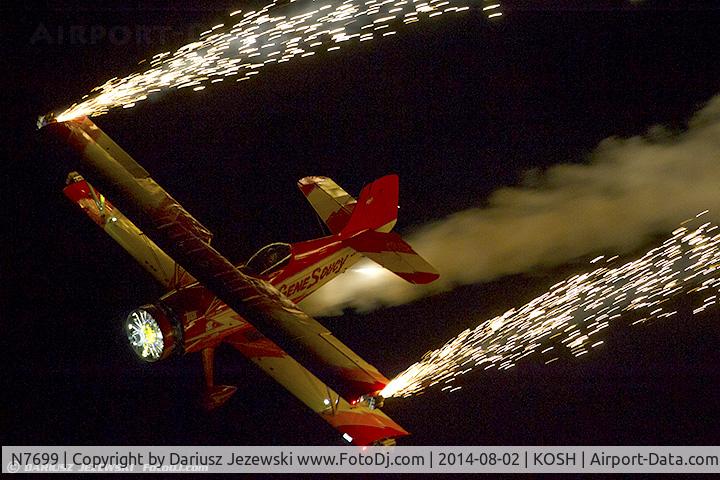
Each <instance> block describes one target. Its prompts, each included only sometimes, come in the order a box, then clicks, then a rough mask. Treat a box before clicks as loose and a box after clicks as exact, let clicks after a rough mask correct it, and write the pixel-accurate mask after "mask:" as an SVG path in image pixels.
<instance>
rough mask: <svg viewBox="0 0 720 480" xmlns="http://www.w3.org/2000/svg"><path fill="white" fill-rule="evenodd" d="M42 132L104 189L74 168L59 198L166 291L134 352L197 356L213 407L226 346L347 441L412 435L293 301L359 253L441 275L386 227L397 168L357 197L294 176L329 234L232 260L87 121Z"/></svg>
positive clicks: (224, 394) (221, 393) (137, 320)
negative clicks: (217, 360) (217, 357)
mask: <svg viewBox="0 0 720 480" xmlns="http://www.w3.org/2000/svg"><path fill="white" fill-rule="evenodd" d="M41 128H43V129H48V130H50V131H52V133H53V134H54V135H56V136H58V137H59V138H60V139H61V141H62V142H63V143H66V144H67V145H69V146H70V147H72V150H74V151H75V152H76V154H78V157H79V159H80V160H81V165H82V170H83V173H84V174H88V175H90V177H91V178H92V179H93V182H95V181H96V180H97V182H99V184H101V185H102V187H103V191H104V192H105V193H106V194H107V195H108V196H107V197H106V196H105V194H104V193H101V192H100V190H98V189H97V188H95V186H93V185H91V183H90V182H89V181H88V180H87V179H86V178H85V177H84V176H83V175H81V174H79V173H77V172H72V173H70V174H69V175H68V178H67V182H66V186H65V188H64V193H65V195H66V196H67V197H68V198H69V199H70V200H71V201H73V202H74V203H76V204H77V205H78V206H79V207H80V208H81V209H82V210H83V211H84V212H85V214H86V215H87V216H88V217H90V219H92V221H93V222H95V223H96V224H97V225H99V226H100V227H101V228H102V229H103V230H104V231H105V232H106V233H107V234H108V235H109V236H110V237H112V238H113V239H114V240H115V241H116V242H117V243H118V244H120V246H122V247H123V248H124V249H125V250H126V251H127V252H128V253H129V254H130V255H132V256H133V257H134V259H135V260H136V261H137V262H138V263H139V264H140V265H142V267H143V268H144V269H145V270H146V271H147V272H148V273H149V274H150V275H152V276H153V277H154V278H155V280H157V281H158V282H159V283H160V284H161V285H162V286H163V287H164V288H165V289H166V290H167V293H166V294H165V295H163V296H162V297H161V298H160V299H159V300H158V301H157V302H155V303H153V304H150V305H144V306H141V307H139V308H136V309H134V310H132V311H131V312H130V313H129V314H128V315H127V318H126V319H125V331H126V333H127V338H128V341H129V343H130V346H131V347H132V349H133V351H134V352H135V353H136V354H137V356H138V358H140V359H142V360H143V361H145V362H150V363H152V362H157V361H161V360H163V359H167V358H170V357H171V356H173V355H185V354H190V353H195V352H199V353H200V357H201V359H202V365H203V372H204V380H205V381H204V384H205V387H204V388H205V390H204V393H203V395H202V400H203V401H202V403H203V405H204V406H205V407H206V408H207V409H214V408H218V407H220V406H221V405H223V404H224V403H225V402H227V400H228V399H229V398H230V397H231V396H232V395H233V393H235V391H236V387H234V386H229V385H217V384H216V383H215V380H214V353H215V349H216V348H217V347H218V346H219V345H220V344H221V343H226V344H229V345H230V346H232V347H233V348H235V349H236V350H238V351H239V352H240V353H242V354H243V355H245V356H246V357H247V358H248V359H250V360H251V361H252V362H253V363H254V364H255V365H257V366H258V367H259V368H260V369H262V370H263V371H264V372H265V373H266V374H268V375H269V376H270V377H272V378H273V379H274V380H275V381H277V382H279V383H280V384H281V385H282V386H283V387H285V388H286V389H287V390H288V391H289V392H290V393H291V394H293V395H294V396H295V397H297V398H298V399H299V400H300V401H301V402H302V403H304V404H305V405H306V406H307V407H308V408H310V409H311V410H312V411H314V412H315V413H317V414H318V415H319V416H320V418H322V419H323V420H325V421H326V422H327V423H329V424H330V425H331V426H332V427H334V428H335V429H337V431H339V432H340V433H341V435H342V437H343V438H344V439H345V440H346V441H347V442H349V443H352V444H356V445H372V444H392V443H394V442H395V439H396V438H398V437H401V436H403V435H407V434H408V432H407V431H406V430H405V429H403V428H402V427H401V426H400V425H398V424H397V423H395V422H394V421H393V420H392V419H390V418H389V417H388V416H387V415H385V414H384V413H383V412H382V411H381V410H380V408H379V407H380V406H382V397H380V396H379V392H380V391H381V390H382V389H383V388H384V387H385V386H386V385H387V384H388V382H389V380H388V379H387V378H386V377H385V376H383V375H382V374H381V373H380V372H379V371H378V370H377V369H376V368H375V367H374V366H372V365H371V364H369V363H368V362H366V361H365V360H363V359H362V358H361V357H360V356H359V355H357V354H356V353H355V352H353V351H352V350H351V349H350V348H349V347H347V346H346V345H345V344H344V343H342V342H341V341H340V340H338V339H337V338H336V337H335V336H333V334H332V333H331V332H330V331H329V330H328V329H327V328H325V327H324V326H323V325H321V324H320V323H319V322H318V321H317V320H315V319H313V318H311V317H310V316H308V315H307V314H305V313H304V312H303V311H302V310H301V309H300V308H299V307H298V306H297V303H298V302H299V301H301V300H302V299H304V298H306V297H307V296H309V295H312V293H313V292H315V291H317V289H319V288H321V287H322V286H323V285H325V284H327V282H329V281H331V280H332V279H333V278H335V277H337V276H338V275H340V274H342V273H343V272H344V271H346V270H347V269H348V268H350V267H351V266H352V265H354V264H355V263H356V262H357V261H359V260H360V259H361V258H363V257H366V258H369V259H371V260H372V261H374V262H376V263H377V264H379V265H381V266H382V267H384V268H386V269H388V270H390V271H391V272H394V273H395V274H397V275H398V276H400V277H401V278H403V279H405V280H407V281H408V282H411V283H416V284H424V283H429V282H432V281H433V280H435V279H436V278H438V273H437V272H436V271H435V269H434V268H433V267H432V266H431V265H430V264H429V263H428V262H427V261H425V260H424V259H423V258H422V257H421V256H420V255H418V254H417V253H416V252H415V251H414V250H413V249H412V247H410V245H408V244H407V243H406V242H405V241H404V240H403V239H402V238H401V237H400V236H399V235H398V234H396V233H393V232H392V231H391V230H392V228H393V226H394V225H395V223H396V221H397V212H398V177H397V176H396V175H388V176H385V177H382V178H380V179H378V180H376V181H374V182H372V183H370V184H369V185H367V186H365V187H364V188H363V189H362V191H361V192H360V195H359V197H358V198H357V199H355V198H353V197H352V196H350V195H349V194H348V193H347V192H345V191H344V190H343V189H342V188H341V187H340V186H338V185H337V184H336V183H335V182H334V181H332V180H331V179H329V178H326V177H306V178H303V179H301V180H300V181H299V182H298V186H299V188H300V191H301V192H302V193H303V194H304V196H305V197H306V199H307V200H308V202H309V203H310V204H311V206H312V207H313V209H314V210H315V212H316V213H317V215H318V216H319V217H320V218H321V219H322V220H323V222H324V223H325V225H326V226H327V228H328V230H329V231H330V233H331V234H330V235H328V236H325V237H323V238H318V239H314V240H309V241H305V242H299V243H293V244H289V243H272V244H270V245H267V246H265V247H263V248H262V249H260V250H259V251H258V252H257V253H256V254H254V255H253V256H252V257H251V258H250V259H249V260H248V261H247V262H245V263H244V264H242V265H234V264H233V263H231V262H230V261H229V260H227V258H226V257H225V256H223V255H222V254H221V253H220V252H218V251H217V250H216V249H215V248H214V247H213V246H212V245H211V239H212V236H213V235H212V233H211V232H210V231H209V230H208V229H207V228H206V227H205V226H203V225H202V224H201V223H200V222H199V221H198V220H196V219H195V218H194V217H192V216H191V215H190V214H189V213H188V212H187V211H186V210H185V209H184V208H183V207H182V206H181V205H180V204H179V203H178V202H177V201H176V200H175V199H174V198H173V197H172V196H170V194H168V193H167V192H166V191H165V190H164V189H163V188H162V187H160V186H159V185H158V184H157V183H156V182H155V181H154V180H153V179H152V178H151V177H150V175H149V174H148V172H147V171H145V169H143V168H142V167H141V166H140V165H139V164H138V163H137V162H136V161H135V160H134V159H133V158H132V157H130V155H128V154H127V153H126V152H125V151H124V150H123V149H122V148H120V147H119V146H118V145H117V144H116V143H115V142H114V141H113V140H112V139H111V138H110V137H109V136H108V135H107V134H105V133H104V132H103V131H102V130H101V129H100V128H98V127H97V126H96V125H95V124H94V123H93V122H92V121H91V120H90V119H89V118H87V117H80V118H76V119H72V120H68V121H63V122H58V121H55V120H54V119H52V117H46V118H45V119H44V120H43V121H42V123H41ZM110 198H112V199H113V201H111V200H110ZM118 206H121V207H122V208H123V210H125V212H126V213H127V215H128V216H126V215H125V214H124V213H123V212H122V211H121V210H120V208H119V207H118ZM130 217H133V218H136V219H137V222H138V223H137V224H136V223H134V222H133V221H131V220H130Z"/></svg>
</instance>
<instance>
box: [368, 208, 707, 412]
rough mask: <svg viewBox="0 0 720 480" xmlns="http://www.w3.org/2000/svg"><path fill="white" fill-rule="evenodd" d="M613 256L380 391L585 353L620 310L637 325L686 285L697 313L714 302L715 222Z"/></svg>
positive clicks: (445, 386) (408, 392)
mask: <svg viewBox="0 0 720 480" xmlns="http://www.w3.org/2000/svg"><path fill="white" fill-rule="evenodd" d="M704 213H707V212H703V213H702V214H699V215H698V218H699V217H701V216H702V215H703V214H704ZM688 223H689V221H686V222H683V225H687V224H688ZM616 259H617V257H612V258H610V259H605V258H604V257H598V258H595V259H593V261H592V263H594V264H598V263H605V264H606V265H608V266H604V267H600V268H598V269H596V270H593V271H592V272H589V273H585V274H582V275H575V276H573V277H570V278H568V279H567V280H564V281H562V282H560V283H558V284H556V285H554V286H552V287H551V288H550V290H549V291H548V292H546V293H545V294H543V295H541V296H540V297H538V298H536V299H534V300H532V301H531V302H529V303H527V304H526V305H524V306H523V307H521V308H519V309H511V310H508V311H507V312H505V313H504V314H503V315H500V316H497V317H495V318H493V319H490V320H488V321H485V322H483V323H481V324H480V325H478V326H477V327H475V328H474V329H468V330H465V331H464V332H462V333H460V335H458V336H457V337H455V338H454V339H452V340H450V341H448V342H447V343H446V344H445V345H444V346H443V347H441V348H439V349H437V350H434V351H431V352H428V353H426V354H425V355H424V356H423V357H422V359H421V360H420V361H419V362H417V363H415V364H413V365H411V366H410V367H409V368H407V369H406V370H405V371H404V372H402V373H400V374H399V375H398V376H396V377H395V378H394V379H393V380H392V381H391V382H390V383H389V384H388V385H387V386H386V387H385V388H384V389H383V390H382V391H381V392H380V394H381V395H382V396H383V397H386V398H388V397H409V396H412V395H416V394H418V393H421V392H422V391H423V390H424V389H426V388H428V387H433V386H437V387H440V388H441V389H442V390H449V391H451V392H452V391H455V390H459V389H460V387H459V386H454V385H453V381H454V380H456V379H457V378H458V377H459V376H461V375H464V374H466V373H468V372H470V371H471V370H473V369H475V368H483V369H485V370H487V369H490V368H498V369H500V370H504V369H509V368H512V367H514V366H515V365H516V363H517V362H518V361H519V360H521V359H523V358H525V357H527V356H529V355H532V354H533V353H536V352H537V353H540V354H544V355H547V356H551V357H552V358H550V359H549V360H548V361H546V362H545V363H551V362H553V361H555V360H557V359H558V357H557V356H554V355H553V354H554V353H556V351H557V350H560V349H562V348H566V349H568V350H569V351H570V353H571V354H572V355H574V356H576V357H580V356H582V355H585V354H586V353H588V352H589V351H590V350H591V349H592V348H595V347H598V346H599V345H601V344H602V343H603V341H602V340H600V339H598V334H599V333H601V332H602V331H603V330H604V329H606V328H607V327H608V326H609V325H610V322H612V321H614V320H617V319H618V318H619V317H620V316H621V315H623V312H630V311H635V312H637V314H638V316H639V317H641V318H639V319H638V320H636V321H634V322H633V324H636V323H641V322H645V321H648V320H650V319H660V318H669V317H672V316H673V315H676V314H677V311H675V310H672V309H671V302H669V300H670V299H671V298H672V297H674V296H676V295H678V294H680V293H682V292H687V293H690V292H699V293H698V294H699V295H702V296H703V297H704V299H703V302H702V304H701V305H700V306H698V307H697V308H695V309H694V310H693V314H697V313H700V312H702V311H704V310H705V309H707V308H709V307H711V306H713V305H716V304H717V301H718V294H719V293H720V276H719V275H718V273H720V233H718V226H716V225H711V224H710V223H704V224H703V225H701V226H700V227H698V228H697V229H694V230H691V229H689V228H688V227H687V226H681V227H680V228H678V229H677V230H675V231H674V232H673V234H672V237H670V238H669V239H667V240H666V241H665V242H664V243H663V244H662V245H661V246H659V247H657V248H655V249H653V250H650V251H649V252H647V253H646V254H645V255H644V256H643V257H642V258H640V259H638V260H635V261H632V262H628V263H626V264H624V265H621V266H617V267H614V268H611V266H610V264H611V263H613V262H614V261H615V260H616Z"/></svg>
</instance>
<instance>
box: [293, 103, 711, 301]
mask: <svg viewBox="0 0 720 480" xmlns="http://www.w3.org/2000/svg"><path fill="white" fill-rule="evenodd" d="M438 195H442V192H438ZM430 208H431V207H430ZM706 209H709V210H710V213H709V215H708V220H710V221H715V222H717V221H719V220H720V217H719V216H718V215H719V214H720V96H716V97H715V98H713V99H711V100H710V101H709V102H708V104H707V105H706V106H705V107H704V108H702V109H701V110H699V111H698V112H697V113H695V114H694V116H693V117H692V118H691V119H690V121H689V122H688V124H687V128H686V129H685V130H684V131H682V132H679V133H674V132H671V131H669V130H668V129H665V128H663V127H653V128H652V129H650V130H649V131H648V132H647V134H645V135H643V136H636V137H632V138H626V139H621V138H614V137H613V138H608V139H606V140H604V141H603V142H601V144H600V145H599V146H598V147H597V149H596V151H595V152H594V153H593V154H592V155H591V158H590V161H589V163H587V164H585V165H557V166H554V167H552V168H550V169H548V170H547V171H546V172H545V173H544V174H543V175H542V176H541V178H540V179H539V181H537V182H536V183H535V184H533V185H523V186H520V187H513V188H504V189H501V190H498V191H496V192H495V193H494V194H493V195H492V196H491V197H490V199H489V205H488V207H487V208H475V209H469V210H464V211H461V212H458V213H455V214H453V215H451V216H449V217H447V218H445V219H442V220H439V221H437V222H434V223H431V224H428V225H425V226H424V227H422V228H420V229H419V230H418V231H417V232H415V233H414V234H413V235H412V236H410V237H408V240H409V242H410V243H411V244H412V245H413V247H415V249H416V250H417V251H418V252H419V253H420V254H421V255H423V256H425V257H426V258H427V259H428V260H429V261H430V262H431V263H432V264H434V265H435V267H436V268H437V269H438V270H439V271H440V275H441V277H440V280H439V281H437V282H435V283H433V284H431V285H429V286H427V287H417V286H414V285H409V284H407V283H405V282H403V281H402V280H400V279H398V278H396V277H395V276H394V275H393V274H391V273H389V272H386V271H383V270H381V269H379V268H372V266H368V265H361V266H360V267H361V268H357V269H355V271H349V272H347V273H345V274H344V275H342V276H340V277H338V278H337V279H335V280H333V281H332V282H331V283H330V284H328V285H327V286H325V287H323V288H322V289H320V290H319V291H318V292H316V293H315V294H313V296H312V297H309V298H308V299H307V300H305V301H304V302H303V303H302V306H303V308H304V309H305V310H307V311H308V312H311V313H313V314H315V315H333V314H338V313H340V312H341V310H342V309H343V308H345V307H353V308H356V309H359V310H370V309H373V308H376V307H378V306H381V305H398V304H403V303H407V302H410V301H412V300H414V299H417V298H419V297H421V296H425V295H430V294H433V293H436V292H438V291H443V290H449V289H452V288H453V287H455V286H457V285H464V284H471V283H476V282H482V281H486V280H490V279H493V278H496V277H500V276H503V275H508V274H513V273H521V272H526V271H529V270H531V269H534V268H537V267H548V266H553V265H560V264H563V263H566V262H568V261H569V260H572V259H576V258H579V257H583V256H586V255H595V254H610V255H614V254H622V253H627V252H630V251H633V250H635V249H637V248H639V247H641V246H642V245H643V244H645V243H647V241H648V239H649V238H650V237H651V236H653V235H657V234H664V233H665V232H668V231H671V230H672V229H673V228H674V227H675V226H676V225H678V223H680V222H681V221H682V220H684V219H686V218H689V217H693V216H694V215H695V214H696V213H697V212H700V211H703V210H706ZM401 221H402V219H401Z"/></svg>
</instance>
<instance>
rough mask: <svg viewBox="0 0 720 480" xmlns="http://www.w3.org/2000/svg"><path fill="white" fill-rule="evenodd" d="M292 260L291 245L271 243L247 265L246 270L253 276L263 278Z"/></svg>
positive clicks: (259, 251)
mask: <svg viewBox="0 0 720 480" xmlns="http://www.w3.org/2000/svg"><path fill="white" fill-rule="evenodd" d="M291 258H292V247H291V246H290V244H289V243H279V242H278V243H271V244H270V245H265V246H264V247H263V248H261V249H260V250H258V251H257V252H256V253H255V255H253V256H252V257H250V260H248V261H247V263H245V266H244V270H245V271H247V272H248V273H250V274H251V275H256V276H263V275H267V274H269V273H272V272H274V271H275V270H277V269H279V268H281V267H284V266H285V265H287V264H288V262H289V261H290V259H291Z"/></svg>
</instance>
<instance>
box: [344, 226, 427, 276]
mask: <svg viewBox="0 0 720 480" xmlns="http://www.w3.org/2000/svg"><path fill="white" fill-rule="evenodd" d="M347 243H348V244H349V245H350V246H351V247H352V248H353V249H354V250H356V251H358V252H360V253H362V254H363V255H364V256H366V257H368V258H369V259H370V260H372V261H374V262H375V263H377V264H379V265H381V266H382V267H384V268H386V269H388V270H390V271H391V272H393V273H394V274H395V275H397V276H399V277H401V278H403V279H404V280H407V281H408V282H410V283H416V284H425V283H430V282H432V281H434V280H436V279H437V278H439V277H440V275H439V274H438V272H437V270H435V268H434V267H433V266H432V265H430V264H429V263H428V262H427V260H425V259H424V258H422V257H421V256H420V255H418V254H417V253H416V252H415V251H414V250H413V249H412V247H411V246H410V245H408V244H407V242H405V241H404V240H403V239H402V238H401V237H400V235H398V234H397V233H381V232H375V231H372V230H370V231H367V232H364V233H362V234H360V235H357V236H355V237H353V238H350V239H348V240H347Z"/></svg>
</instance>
